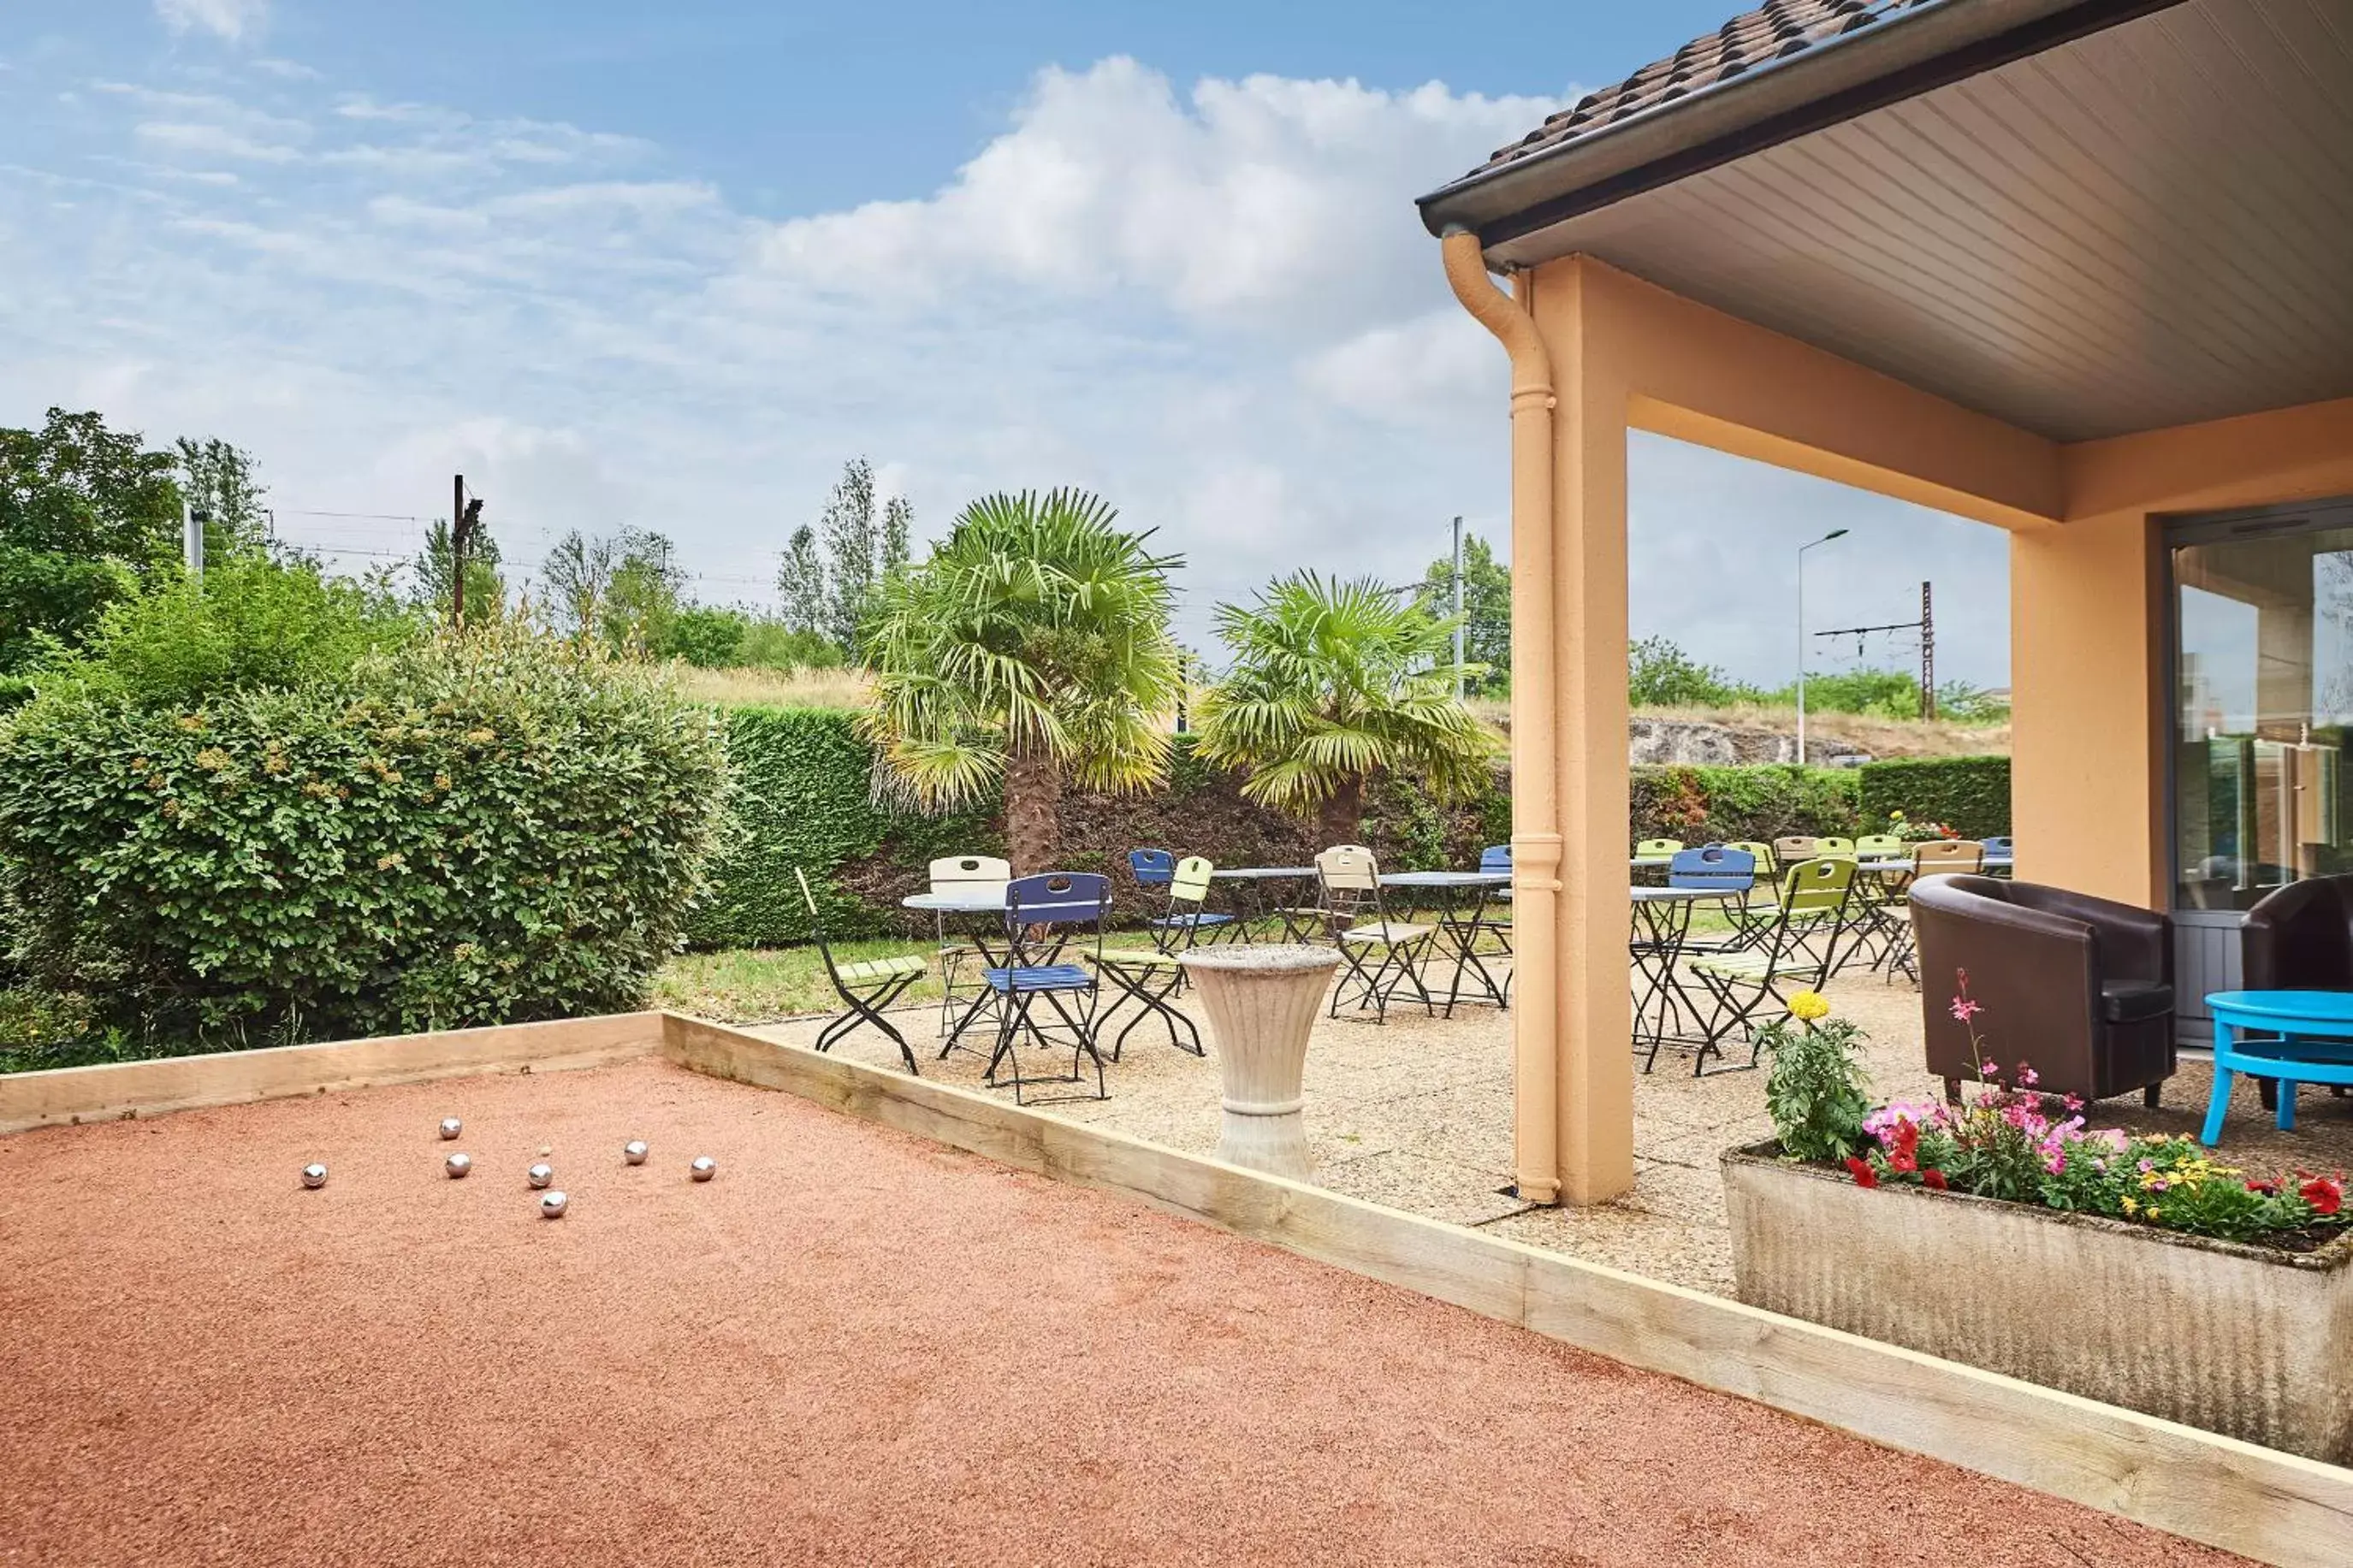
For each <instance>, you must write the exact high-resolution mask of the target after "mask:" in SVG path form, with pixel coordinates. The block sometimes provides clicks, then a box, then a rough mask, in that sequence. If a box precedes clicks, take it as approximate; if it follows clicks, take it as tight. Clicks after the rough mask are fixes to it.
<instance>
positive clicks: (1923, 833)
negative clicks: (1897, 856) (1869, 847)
mask: <svg viewBox="0 0 2353 1568" xmlns="http://www.w3.org/2000/svg"><path fill="white" fill-rule="evenodd" d="M1887 831H1888V832H1890V833H1892V834H1894V836H1895V837H1898V838H1901V839H1902V840H1904V842H1905V843H1906V844H1926V843H1930V842H1932V841H1934V840H1936V839H1939V838H1958V837H1960V836H1961V830H1960V829H1959V828H1957V827H1951V826H1947V825H1946V824H1944V823H1941V822H1926V821H1922V822H1915V821H1913V820H1912V819H1911V818H1910V817H1908V816H1905V815H1904V814H1903V813H1902V812H1900V811H1891V812H1889V813H1888V814H1887Z"/></svg>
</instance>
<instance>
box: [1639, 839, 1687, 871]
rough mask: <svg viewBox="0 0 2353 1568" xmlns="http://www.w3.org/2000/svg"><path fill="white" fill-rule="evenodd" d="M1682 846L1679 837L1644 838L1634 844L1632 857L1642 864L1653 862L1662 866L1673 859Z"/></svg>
mask: <svg viewBox="0 0 2353 1568" xmlns="http://www.w3.org/2000/svg"><path fill="white" fill-rule="evenodd" d="M1682 849H1683V840H1682V839H1680V838H1645V839H1643V840H1641V842H1640V843H1638V844H1636V845H1635V846H1634V858H1635V859H1637V860H1640V861H1641V862H1642V863H1643V864H1644V865H1651V864H1653V863H1655V864H1658V865H1661V866H1663V865H1665V864H1666V863H1667V862H1668V861H1670V860H1672V859H1673V858H1675V856H1676V855H1677V854H1679V853H1680V852H1681V851H1682Z"/></svg>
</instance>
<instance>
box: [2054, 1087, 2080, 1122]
mask: <svg viewBox="0 0 2353 1568" xmlns="http://www.w3.org/2000/svg"><path fill="white" fill-rule="evenodd" d="M2059 1103H2060V1104H2062V1105H2063V1106H2065V1107H2066V1108H2067V1109H2068V1110H2071V1111H2075V1110H2083V1109H2084V1097H2083V1096H2082V1095H2080V1094H2070V1095H2063V1096H2062V1097H2061V1098H2060V1101H2059ZM2076 1120H2077V1121H2081V1120H2083V1119H2082V1118H2081V1117H2078V1118H2076Z"/></svg>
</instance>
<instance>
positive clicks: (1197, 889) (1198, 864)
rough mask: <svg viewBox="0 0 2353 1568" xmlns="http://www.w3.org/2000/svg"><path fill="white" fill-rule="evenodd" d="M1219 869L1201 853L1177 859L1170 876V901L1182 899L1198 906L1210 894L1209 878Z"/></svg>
mask: <svg viewBox="0 0 2353 1568" xmlns="http://www.w3.org/2000/svg"><path fill="white" fill-rule="evenodd" d="M1217 869H1218V868H1217V867H1216V866H1214V865H1212V864H1211V863H1210V862H1209V861H1208V858H1205V857H1203V856H1199V855H1187V856H1186V857H1185V858H1183V859H1182V860H1179V861H1177V862H1176V868H1175V869H1174V870H1173V871H1171V872H1170V873H1169V878H1168V897H1169V900H1170V901H1171V902H1178V901H1181V902H1184V903H1188V904H1192V905H1194V906H1196V907H1197V908H1198V906H1199V904H1200V903H1201V901H1202V900H1204V899H1207V898H1208V896H1209V879H1210V878H1211V877H1212V876H1214V875H1215V874H1216V872H1217Z"/></svg>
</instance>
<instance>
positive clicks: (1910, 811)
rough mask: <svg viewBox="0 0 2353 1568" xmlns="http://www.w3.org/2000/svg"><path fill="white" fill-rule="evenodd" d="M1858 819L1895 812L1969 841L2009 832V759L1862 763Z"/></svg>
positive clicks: (1884, 816)
mask: <svg viewBox="0 0 2353 1568" xmlns="http://www.w3.org/2000/svg"><path fill="white" fill-rule="evenodd" d="M1855 772H1856V773H1857V774H1859V775H1860V780H1861V785H1862V798H1861V802H1860V805H1861V806H1862V816H1863V817H1864V818H1865V819H1866V820H1868V821H1871V822H1884V821H1885V820H1887V816H1888V814H1889V813H1891V812H1896V811H1900V812H1902V813H1903V814H1904V815H1905V816H1907V817H1910V818H1912V819H1914V820H1915V821H1926V822H1941V823H1944V824H1946V825H1947V826H1950V827H1954V828H1957V829H1958V830H1959V831H1960V832H1961V834H1962V835H1963V836H1964V837H1969V838H1985V837H1992V836H1995V835H2006V834H2008V833H2009V832H2010V759H2009V758H2008V757H1916V758H1905V759H1903V760H1899V761H1895V762H1886V763H1864V764H1863V765H1862V767H1860V768H1858V769H1856V770H1855Z"/></svg>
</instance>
